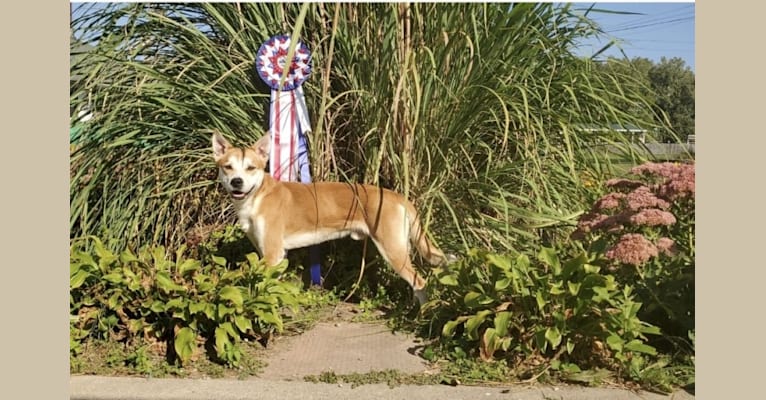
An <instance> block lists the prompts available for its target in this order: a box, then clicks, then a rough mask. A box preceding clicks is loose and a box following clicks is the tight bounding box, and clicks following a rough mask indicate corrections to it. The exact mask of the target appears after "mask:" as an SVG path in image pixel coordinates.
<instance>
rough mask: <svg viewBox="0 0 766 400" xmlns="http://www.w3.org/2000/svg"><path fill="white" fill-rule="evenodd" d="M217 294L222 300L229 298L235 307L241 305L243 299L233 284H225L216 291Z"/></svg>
mask: <svg viewBox="0 0 766 400" xmlns="http://www.w3.org/2000/svg"><path fill="white" fill-rule="evenodd" d="M218 296H219V297H220V298H222V299H224V300H229V301H231V302H232V303H234V305H235V306H237V307H242V304H243V302H244V299H243V298H242V291H240V290H239V289H238V288H236V287H234V286H226V287H224V288H222V289H221V291H220V292H218Z"/></svg>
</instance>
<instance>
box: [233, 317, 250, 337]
mask: <svg viewBox="0 0 766 400" xmlns="http://www.w3.org/2000/svg"><path fill="white" fill-rule="evenodd" d="M234 324H235V325H237V329H239V331H240V332H242V333H247V331H249V330H252V329H253V323H252V321H250V320H249V319H248V318H247V317H245V316H244V315H237V316H236V317H234Z"/></svg>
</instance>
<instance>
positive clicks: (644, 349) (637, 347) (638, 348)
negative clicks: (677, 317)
mask: <svg viewBox="0 0 766 400" xmlns="http://www.w3.org/2000/svg"><path fill="white" fill-rule="evenodd" d="M625 350H630V351H635V352H638V353H645V354H650V355H655V354H657V349H655V348H654V347H652V346H649V345H648V344H644V343H642V342H641V341H640V340H637V339H633V340H631V341H630V342H628V343H626V344H625Z"/></svg>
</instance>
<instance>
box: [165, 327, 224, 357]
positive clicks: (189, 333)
mask: <svg viewBox="0 0 766 400" xmlns="http://www.w3.org/2000/svg"><path fill="white" fill-rule="evenodd" d="M216 333H217V332H216ZM196 340H197V335H196V334H195V333H194V331H193V330H191V328H188V327H184V328H181V329H179V330H178V332H176V337H175V341H174V343H173V347H174V348H175V350H176V354H178V357H179V358H180V359H181V362H186V361H188V360H189V359H190V358H191V356H192V354H194V349H196V348H197V341H196Z"/></svg>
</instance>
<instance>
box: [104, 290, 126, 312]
mask: <svg viewBox="0 0 766 400" xmlns="http://www.w3.org/2000/svg"><path fill="white" fill-rule="evenodd" d="M106 305H107V306H108V307H109V308H110V309H112V310H116V309H118V308H122V293H120V292H117V293H114V294H113V295H111V296H109V300H107V302H106Z"/></svg>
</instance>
